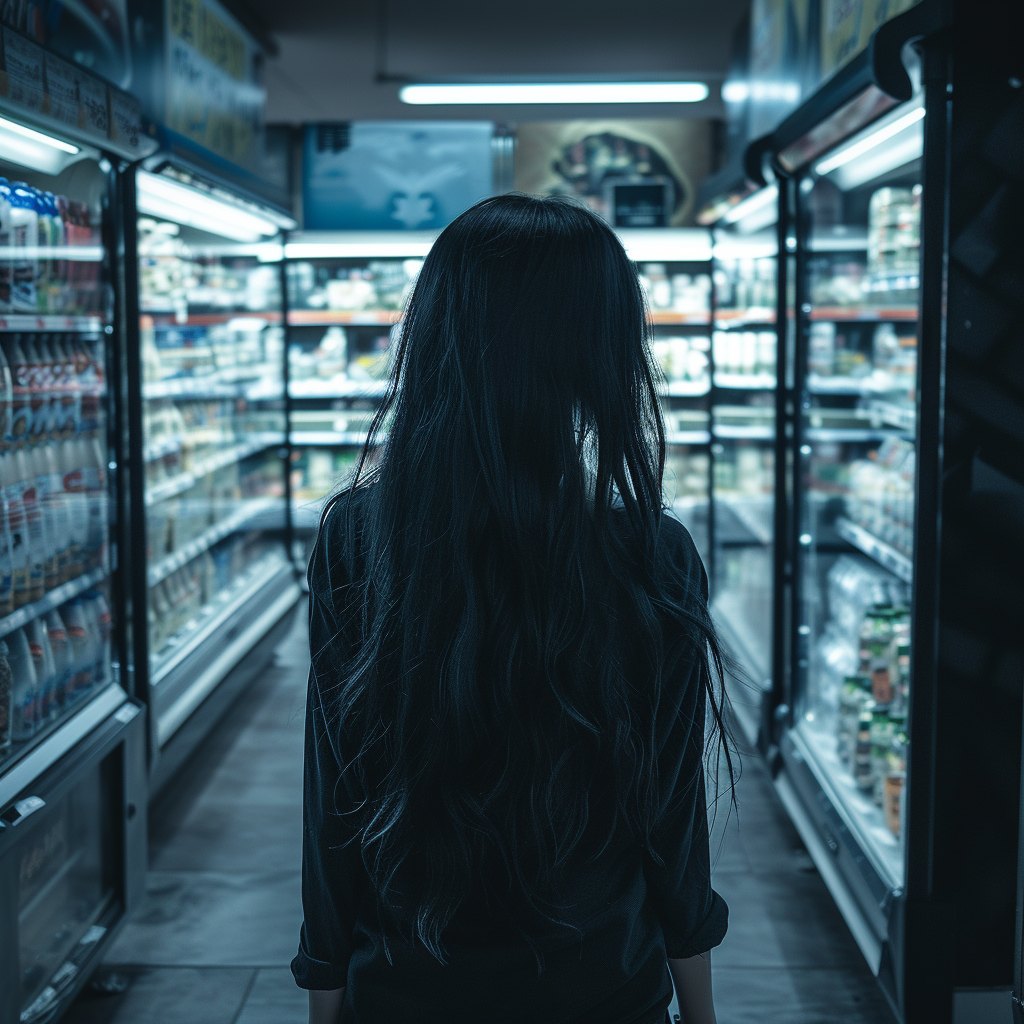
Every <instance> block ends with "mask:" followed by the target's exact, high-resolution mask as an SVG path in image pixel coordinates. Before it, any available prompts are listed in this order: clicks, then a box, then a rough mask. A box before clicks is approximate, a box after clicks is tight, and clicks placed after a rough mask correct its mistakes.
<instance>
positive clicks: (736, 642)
mask: <svg viewBox="0 0 1024 1024" xmlns="http://www.w3.org/2000/svg"><path fill="white" fill-rule="evenodd" d="M711 614H712V617H713V618H714V619H715V620H716V623H717V624H719V625H720V626H721V627H724V629H723V630H722V631H723V633H724V634H725V638H726V639H727V642H728V646H729V649H730V653H731V654H732V655H733V657H734V658H735V659H736V660H737V661H738V662H739V665H740V667H741V668H742V669H743V671H744V672H745V673H746V675H747V679H746V680H744V682H752V683H754V684H755V685H756V686H757V687H758V688H759V689H760V690H761V691H764V690H768V689H770V688H771V684H772V683H771V662H770V660H769V659H770V657H771V647H770V645H767V644H766V643H765V639H766V638H765V637H761V638H760V639H758V638H757V637H756V636H754V634H753V632H752V631H751V629H750V628H749V626H748V624H747V619H746V616H745V615H744V614H743V611H742V608H741V604H740V595H739V594H737V593H736V592H735V591H732V592H729V591H725V592H723V593H721V594H718V595H717V596H716V597H715V598H713V600H712V603H711ZM744 689H746V688H744ZM736 698H737V694H736V693H733V694H732V696H731V699H730V701H729V703H730V704H732V705H733V706H734V707H735V704H736ZM756 738H757V736H756V731H755V734H754V737H753V738H752V739H753V741H754V742H755V743H756Z"/></svg>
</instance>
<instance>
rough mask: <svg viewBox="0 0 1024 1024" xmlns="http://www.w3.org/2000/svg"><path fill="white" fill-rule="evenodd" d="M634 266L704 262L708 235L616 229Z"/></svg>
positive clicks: (687, 231) (708, 252)
mask: <svg viewBox="0 0 1024 1024" xmlns="http://www.w3.org/2000/svg"><path fill="white" fill-rule="evenodd" d="M615 233H616V234H617V235H618V236H619V241H620V242H621V243H622V247H623V248H624V249H625V250H626V255H627V256H628V257H629V258H630V259H631V260H633V262H634V263H648V262H650V263H703V262H705V261H707V260H709V259H711V232H709V231H706V230H705V229H704V228H652V229H649V230H648V229H645V228H618V229H617V230H616V232H615Z"/></svg>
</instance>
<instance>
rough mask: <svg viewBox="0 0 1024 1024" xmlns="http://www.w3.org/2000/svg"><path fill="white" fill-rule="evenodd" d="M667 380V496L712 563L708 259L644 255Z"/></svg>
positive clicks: (643, 277) (643, 276) (654, 344)
mask: <svg viewBox="0 0 1024 1024" xmlns="http://www.w3.org/2000/svg"><path fill="white" fill-rule="evenodd" d="M637 269H638V270H639V272H640V283H641V284H642V285H643V287H644V290H645V292H646V293H647V305H648V309H649V312H650V318H651V331H652V335H653V337H652V341H651V348H652V350H653V353H654V357H655V359H656V360H657V362H658V364H659V365H660V367H661V370H662V373H663V374H664V378H665V382H664V387H663V391H662V412H663V414H664V417H665V440H666V442H667V451H666V456H665V501H666V502H667V503H668V504H669V505H670V506H671V508H672V509H673V511H674V512H675V514H676V515H677V516H678V517H679V519H680V520H681V521H682V523H683V525H684V526H685V527H686V528H687V529H688V530H689V531H690V535H691V536H692V537H693V541H694V544H696V546H697V550H698V551H699V552H700V555H701V558H702V559H703V560H704V563H705V565H707V564H708V563H709V559H710V550H709V537H708V492H709V489H710V448H709V445H710V441H711V435H710V433H709V431H708V396H709V394H710V392H711V335H710V331H711V274H710V266H709V264H708V263H707V262H694V261H681V260H680V261H674V262H657V263H655V262H650V261H647V260H642V259H641V260H638V261H637Z"/></svg>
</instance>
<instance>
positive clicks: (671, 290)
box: [638, 263, 711, 314]
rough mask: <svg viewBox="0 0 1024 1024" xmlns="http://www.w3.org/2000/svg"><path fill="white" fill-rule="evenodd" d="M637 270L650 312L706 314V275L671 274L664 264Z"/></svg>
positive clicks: (708, 282) (708, 302)
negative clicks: (653, 310)
mask: <svg viewBox="0 0 1024 1024" xmlns="http://www.w3.org/2000/svg"><path fill="white" fill-rule="evenodd" d="M638 269H639V271H640V284H641V285H642V286H643V289H644V292H645V294H646V295H647V304H648V306H649V307H650V308H651V309H655V310H665V311H671V312H673V313H684V314H685V313H688V314H701V313H710V311H711V277H710V275H708V274H673V273H670V272H669V271H668V270H667V268H666V264H664V263H641V264H639V265H638Z"/></svg>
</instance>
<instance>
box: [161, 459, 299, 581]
mask: <svg viewBox="0 0 1024 1024" xmlns="http://www.w3.org/2000/svg"><path fill="white" fill-rule="evenodd" d="M283 496H284V480H283V477H282V474H281V464H280V460H279V459H278V457H277V454H276V452H265V453H264V454H263V455H262V456H260V455H257V456H253V457H252V458H249V459H246V460H245V461H244V462H242V463H238V462H231V463H229V464H228V465H226V466H224V467H222V468H220V469H218V470H217V471H216V472H213V473H207V474H204V475H203V476H201V477H199V478H198V479H197V480H196V481H195V482H194V483H193V484H192V486H191V487H190V488H189V489H188V490H186V491H183V492H182V493H180V494H176V495H174V496H172V497H170V498H168V499H167V500H165V501H161V502H158V503H156V504H154V505H152V506H151V507H150V508H148V509H147V510H146V556H147V559H148V562H149V564H150V566H152V565H153V564H154V563H155V562H157V561H159V560H160V559H162V558H165V557H166V556H168V555H171V554H174V552H176V551H178V550H180V549H181V548H183V547H185V546H186V545H187V544H189V543H190V542H192V541H194V540H196V539H197V538H199V537H201V536H202V535H204V534H205V533H206V532H207V531H208V530H210V529H211V528H213V527H217V526H219V525H222V524H224V523H225V522H233V521H234V520H235V518H237V517H242V518H243V519H244V517H245V515H246V512H247V510H248V509H250V508H252V509H255V508H256V507H258V506H256V505H255V504H254V502H255V501H256V499H260V498H281V497H283ZM242 525H243V522H242V521H239V522H238V526H239V527H241V526H242ZM197 554H199V552H197Z"/></svg>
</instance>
